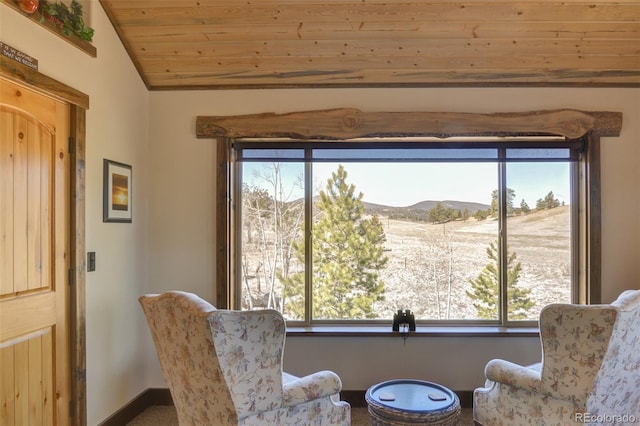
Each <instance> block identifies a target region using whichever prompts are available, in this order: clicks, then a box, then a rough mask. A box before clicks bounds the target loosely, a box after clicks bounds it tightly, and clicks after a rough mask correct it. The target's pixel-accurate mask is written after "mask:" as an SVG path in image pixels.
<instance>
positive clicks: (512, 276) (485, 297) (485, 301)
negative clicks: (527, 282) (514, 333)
mask: <svg viewBox="0 0 640 426" xmlns="http://www.w3.org/2000/svg"><path fill="white" fill-rule="evenodd" d="M487 257H488V258H489V260H490V262H489V263H488V264H487V265H486V266H485V267H484V269H483V270H482V272H480V274H479V275H478V277H477V278H476V279H474V280H470V281H469V282H470V284H471V288H472V290H473V291H469V290H467V291H466V293H467V296H469V297H470V298H471V299H472V300H473V306H474V307H475V308H476V311H477V312H478V316H479V317H480V318H485V319H497V318H498V301H499V298H500V291H499V282H500V279H499V276H500V274H499V267H498V264H499V259H498V248H497V241H495V242H492V243H490V244H489V247H487ZM521 270H522V264H521V263H520V262H516V253H515V252H514V253H507V299H508V317H509V319H510V320H517V319H524V318H526V317H527V313H528V311H529V310H530V309H531V307H532V306H533V305H534V303H533V301H532V300H531V299H530V298H529V295H530V293H531V290H530V289H522V288H518V280H519V279H520V271H521Z"/></svg>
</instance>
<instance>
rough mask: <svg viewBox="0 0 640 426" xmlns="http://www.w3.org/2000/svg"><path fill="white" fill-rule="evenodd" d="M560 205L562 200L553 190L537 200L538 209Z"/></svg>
mask: <svg viewBox="0 0 640 426" xmlns="http://www.w3.org/2000/svg"><path fill="white" fill-rule="evenodd" d="M559 206H560V201H559V200H558V199H557V198H556V196H555V195H553V191H549V193H548V194H547V195H545V197H544V198H539V199H538V201H536V209H537V210H545V209H554V208H556V207H559Z"/></svg>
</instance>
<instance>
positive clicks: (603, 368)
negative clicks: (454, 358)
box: [473, 290, 640, 426]
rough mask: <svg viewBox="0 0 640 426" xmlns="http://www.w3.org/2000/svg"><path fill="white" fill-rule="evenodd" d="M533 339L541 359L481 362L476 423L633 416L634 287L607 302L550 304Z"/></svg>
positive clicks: (639, 301) (637, 299)
mask: <svg viewBox="0 0 640 426" xmlns="http://www.w3.org/2000/svg"><path fill="white" fill-rule="evenodd" d="M540 338H541V343H542V363H540V364H535V365H532V366H527V367H525V366H520V365H516V364H513V363H511V362H508V361H503V360H498V359H495V360H492V361H490V362H489V363H488V364H487V366H486V368H485V376H486V379H487V380H486V383H485V387H482V388H478V389H476V390H475V391H474V395H473V396H474V398H473V399H474V401H473V402H474V407H473V417H474V422H475V423H476V424H481V425H485V426H500V425H509V426H513V425H570V424H580V423H586V424H594V425H595V424H635V422H640V290H628V291H625V292H624V293H622V294H621V295H620V296H619V297H618V299H617V300H616V301H614V302H613V303H611V304H610V305H572V304H552V305H549V306H547V307H545V308H544V309H543V310H542V311H541V313H540Z"/></svg>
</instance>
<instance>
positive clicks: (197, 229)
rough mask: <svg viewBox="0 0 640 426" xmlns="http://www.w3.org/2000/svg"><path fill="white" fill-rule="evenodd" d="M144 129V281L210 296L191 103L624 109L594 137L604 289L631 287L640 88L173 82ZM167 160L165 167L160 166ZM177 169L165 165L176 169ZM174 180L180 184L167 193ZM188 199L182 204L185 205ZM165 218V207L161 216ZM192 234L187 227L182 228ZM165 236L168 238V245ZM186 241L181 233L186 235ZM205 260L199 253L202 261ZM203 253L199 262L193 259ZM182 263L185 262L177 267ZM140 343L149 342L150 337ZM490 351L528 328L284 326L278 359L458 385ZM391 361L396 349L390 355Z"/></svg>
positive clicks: (639, 284)
mask: <svg viewBox="0 0 640 426" xmlns="http://www.w3.org/2000/svg"><path fill="white" fill-rule="evenodd" d="M150 103H151V122H152V123H154V126H153V129H152V130H151V139H152V140H153V146H154V149H153V154H152V155H153V160H152V168H153V171H152V172H151V173H152V175H151V176H152V179H151V180H152V181H153V182H154V183H159V186H160V187H164V186H167V187H168V188H171V190H170V191H168V192H170V193H171V194H172V196H171V197H167V196H166V194H165V193H164V192H163V191H161V190H160V189H158V190H157V191H154V192H153V193H152V196H151V199H150V203H151V204H150V206H151V211H157V212H160V211H162V212H163V216H159V215H158V216H157V217H156V216H153V215H152V217H151V218H150V223H149V226H150V229H152V230H153V231H152V233H151V235H150V244H149V253H150V264H152V265H153V271H151V272H150V278H151V282H152V283H153V286H155V288H157V289H158V291H164V290H167V289H170V288H181V289H186V290H188V291H193V292H195V293H198V294H201V295H203V296H204V297H205V298H208V299H209V300H213V299H214V298H213V294H212V286H213V280H214V275H213V274H214V273H215V272H214V271H213V269H212V268H213V262H214V256H215V255H214V253H213V250H212V246H211V242H212V240H213V239H214V235H213V232H214V228H213V220H214V217H215V210H214V208H215V200H214V199H213V198H212V197H213V196H214V194H213V193H212V192H211V185H213V183H214V181H215V170H214V164H215V150H214V143H215V142H214V141H212V140H206V139H196V138H195V126H194V120H195V117H196V116H198V115H235V114H251V113H260V112H276V113H284V112H291V111H301V110H311V109H323V108H339V107H355V108H359V109H361V110H363V111H452V112H482V113H490V112H517V111H530V110H543V109H556V108H576V109H583V110H609V111H622V112H623V114H624V116H623V121H624V123H623V130H622V134H621V136H620V137H619V138H606V139H603V143H602V163H603V164H602V187H603V194H602V204H603V208H602V217H603V219H602V222H603V225H602V234H603V235H602V239H603V253H602V257H603V289H602V290H603V299H604V301H611V300H613V299H615V298H616V297H617V295H618V294H619V293H620V292H621V291H622V290H624V289H627V288H640V249H639V248H638V244H637V242H636V241H638V239H639V238H640V221H639V220H638V219H637V213H635V212H637V211H638V209H640V191H639V190H638V189H637V188H638V187H639V184H640V168H639V167H638V166H637V164H639V163H638V162H639V161H640V143H639V142H638V138H637V136H636V135H638V134H640V122H639V120H638V119H640V90H639V89H573V88H571V89H569V88H504V89H495V88H473V89H451V88H448V89H427V88H425V89H291V90H253V91H242V90H238V91H208V92H207V91H198V92H194V91H183V92H152V93H151V94H150ZM166 170H170V171H172V172H171V174H170V175H169V176H167V175H164V172H165V171H166ZM174 171H175V172H174ZM177 188H182V193H180V194H175V195H176V196H177V197H178V198H177V200H179V202H176V198H174V196H173V194H174V193H175V192H177ZM185 206H189V208H188V209H187V208H185ZM169 218H171V219H169ZM187 235H190V236H187ZM169 241H175V242H176V244H175V247H173V248H172V247H171V245H167V244H166V243H167V242H169ZM184 243H187V245H185V244H184ZM207 262H208V263H207ZM203 265H208V266H207V267H203ZM180 274H184V276H183V277H181V276H180ZM145 344H146V350H147V351H148V353H149V354H150V355H149V357H151V354H152V353H153V347H152V345H151V340H150V339H149V338H148V339H146V342H145ZM495 357H501V358H506V359H509V360H512V361H515V362H519V363H529V362H535V361H536V360H538V358H539V357H540V347H539V342H538V339H537V338H536V339H532V338H491V339H481V338H455V337H448V338H444V337H441V338H412V339H409V340H408V341H407V344H406V346H403V345H402V341H401V340H400V339H398V338H385V337H370V338H350V337H322V338H315V337H313V338H312V337H302V336H301V337H290V338H289V339H288V340H287V347H286V351H285V368H286V369H287V370H289V371H290V372H292V373H294V374H299V375H303V374H307V373H310V372H313V371H317V370H322V369H331V370H334V371H336V372H338V373H339V375H340V376H341V378H342V380H343V385H344V389H348V390H363V389H366V388H368V387H369V386H370V385H372V384H374V383H376V382H379V381H381V380H384V379H389V378H398V377H414V378H422V379H426V380H436V381H439V382H440V383H442V384H444V385H447V386H449V387H452V388H453V389H456V390H472V389H474V388H475V387H477V386H479V385H481V384H482V383H483V370H484V366H485V364H486V362H487V361H488V360H489V359H491V358H495ZM400 359H401V361H400V362H399V361H397V360H400ZM149 383H150V386H163V385H164V381H163V379H162V376H161V374H160V372H159V368H158V367H157V363H149Z"/></svg>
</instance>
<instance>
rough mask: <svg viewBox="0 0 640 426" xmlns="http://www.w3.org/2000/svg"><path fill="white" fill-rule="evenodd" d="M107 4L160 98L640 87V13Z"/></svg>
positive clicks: (379, 2) (635, 5) (639, 8)
mask: <svg viewBox="0 0 640 426" xmlns="http://www.w3.org/2000/svg"><path fill="white" fill-rule="evenodd" d="M100 3H101V4H102V6H103V8H104V10H105V11H106V13H107V15H108V16H109V19H110V20H111V22H112V24H113V26H114V27H115V29H116V31H117V32H118V34H119V36H120V38H121V39H122V41H123V43H124V45H125V47H126V49H127V50H128V52H129V55H130V56H131V59H132V60H133V62H134V64H135V66H136V67H137V69H138V71H139V73H140V75H141V76H142V79H143V80H144V81H145V83H146V85H147V87H148V88H149V89H152V90H171V89H205V88H268V87H381V86H383V87H406V86H409V87H427V86H522V85H531V86H557V85H561V86H584V87H587V86H590V87H594V86H629V87H631V86H633V87H638V86H640V1H630V0H616V1H613V0H593V1H578V0H564V1H544V0H540V1H534V2H518V1H513V0H493V1H485V0H467V1H438V0H433V1H413V2H408V1H397V0H322V1H320V0H277V1H268V0H244V1H241V0H199V1H193V0H100Z"/></svg>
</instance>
